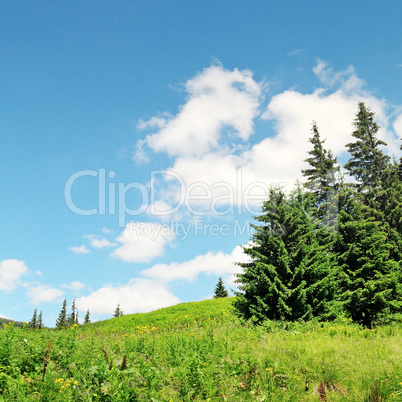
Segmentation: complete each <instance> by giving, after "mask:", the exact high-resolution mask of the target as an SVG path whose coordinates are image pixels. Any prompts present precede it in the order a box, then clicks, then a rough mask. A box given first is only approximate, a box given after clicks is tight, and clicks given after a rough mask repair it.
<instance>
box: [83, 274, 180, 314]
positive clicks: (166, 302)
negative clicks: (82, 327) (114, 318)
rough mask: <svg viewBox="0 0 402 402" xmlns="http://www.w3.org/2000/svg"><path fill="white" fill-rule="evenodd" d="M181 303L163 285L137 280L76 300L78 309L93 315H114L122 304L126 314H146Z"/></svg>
mask: <svg viewBox="0 0 402 402" xmlns="http://www.w3.org/2000/svg"><path fill="white" fill-rule="evenodd" d="M177 303H180V299H179V298H178V297H176V296H175V295H173V294H172V293H171V292H169V290H168V289H167V288H166V287H165V286H164V285H163V284H161V283H158V282H155V281H152V280H149V279H143V278H136V279H131V280H130V281H129V282H128V283H127V284H125V285H121V286H113V285H105V286H103V287H102V288H100V289H98V290H97V291H95V292H93V293H92V294H90V295H89V296H83V297H79V298H77V299H76V305H77V308H78V309H79V310H81V311H86V310H87V309H89V310H90V312H91V313H92V314H113V312H114V310H115V308H116V306H117V304H120V307H121V308H122V310H123V312H124V313H125V314H132V313H145V312H148V311H151V310H156V309H159V308H162V307H168V306H172V305H174V304H177Z"/></svg>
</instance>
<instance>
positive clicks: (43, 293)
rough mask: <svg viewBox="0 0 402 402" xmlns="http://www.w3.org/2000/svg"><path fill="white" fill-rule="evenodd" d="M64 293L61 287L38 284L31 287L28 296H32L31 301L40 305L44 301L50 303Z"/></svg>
mask: <svg viewBox="0 0 402 402" xmlns="http://www.w3.org/2000/svg"><path fill="white" fill-rule="evenodd" d="M62 295H63V292H62V291H61V290H59V289H56V288H53V287H51V286H50V285H43V284H40V285H36V286H32V287H29V288H28V290H27V296H28V297H29V298H30V301H29V303H30V304H33V305H35V306H36V305H39V304H41V303H43V302H45V303H49V302H52V301H54V300H56V299H58V298H60V297H61V296H62Z"/></svg>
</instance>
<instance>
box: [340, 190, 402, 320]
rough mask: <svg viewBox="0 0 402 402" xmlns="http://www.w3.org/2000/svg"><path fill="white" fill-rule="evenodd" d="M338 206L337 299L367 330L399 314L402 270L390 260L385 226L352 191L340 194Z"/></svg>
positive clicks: (396, 263) (389, 245) (389, 244)
mask: <svg viewBox="0 0 402 402" xmlns="http://www.w3.org/2000/svg"><path fill="white" fill-rule="evenodd" d="M341 204H342V209H341V211H340V213H339V223H338V229H339V232H338V234H337V241H336V242H335V245H334V251H335V252H336V253H337V256H338V264H339V266H340V267H341V269H342V270H341V273H340V277H339V300H340V301H341V302H342V304H343V306H344V308H345V310H346V311H347V312H348V313H349V314H350V316H351V318H352V319H353V321H355V322H357V323H361V324H363V325H365V326H367V327H370V326H372V324H373V323H374V322H376V321H377V320H378V319H380V318H382V317H386V316H388V315H389V314H392V313H399V312H401V311H402V283H401V282H402V271H401V267H400V264H399V263H398V262H397V261H395V260H394V259H393V258H392V243H391V242H390V241H389V233H388V225H387V224H386V223H384V222H381V221H378V220H376V219H375V211H372V209H370V208H369V207H367V206H366V205H364V204H363V203H362V202H361V201H360V200H359V198H358V197H357V196H356V194H355V192H353V191H352V190H351V189H346V190H345V191H344V192H343V193H342V194H341Z"/></svg>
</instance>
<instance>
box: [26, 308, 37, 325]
mask: <svg viewBox="0 0 402 402" xmlns="http://www.w3.org/2000/svg"><path fill="white" fill-rule="evenodd" d="M36 314H37V312H36V309H35V311H34V313H33V316H32V318H31V321H29V324H28V326H29V328H33V329H35V328H37V325H38V322H37V316H36Z"/></svg>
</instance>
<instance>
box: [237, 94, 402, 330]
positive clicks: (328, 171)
mask: <svg viewBox="0 0 402 402" xmlns="http://www.w3.org/2000/svg"><path fill="white" fill-rule="evenodd" d="M353 127H354V130H353V133H352V136H353V142H350V143H348V144H346V150H347V151H348V153H349V155H350V158H349V160H348V161H347V163H346V164H345V165H344V166H343V168H344V172H345V173H346V174H343V173H342V171H341V166H340V164H339V162H338V160H337V158H336V157H334V155H333V153H332V152H331V150H329V149H326V148H325V140H323V139H322V138H321V135H320V133H319V129H318V126H317V124H316V123H315V122H313V124H312V136H311V138H310V139H309V142H310V143H311V150H310V151H309V152H308V157H307V159H306V160H305V162H307V165H308V167H307V168H306V169H304V170H302V172H301V173H302V177H303V180H304V182H303V184H301V183H300V182H299V183H298V184H296V186H295V187H294V188H293V190H292V191H291V192H290V193H287V192H285V191H284V190H283V188H280V187H277V186H272V187H271V188H270V190H269V194H268V195H267V200H266V201H265V202H264V203H263V206H262V211H261V214H260V215H259V216H257V217H255V219H256V221H257V224H253V225H252V227H253V230H254V233H253V236H252V239H251V242H250V244H249V245H247V246H246V247H244V252H245V254H247V255H248V256H249V257H250V262H247V263H238V264H237V265H239V266H240V267H242V268H243V270H242V272H241V273H240V274H237V284H238V289H239V290H238V291H237V292H235V294H236V296H237V297H236V298H235V301H234V307H235V311H236V313H237V314H238V315H239V316H240V317H242V318H245V319H249V320H251V321H253V322H254V323H256V324H260V323H262V322H263V321H264V320H266V319H269V320H285V321H295V320H310V319H313V318H316V319H319V320H330V319H334V318H336V317H339V316H346V317H349V318H351V319H352V320H353V321H354V322H357V323H360V324H363V325H365V326H367V327H371V326H372V325H373V324H375V323H378V322H381V321H386V320H390V319H393V318H395V317H397V315H398V314H400V313H401V312H402V156H401V158H400V159H399V160H397V159H395V158H390V157H389V156H388V155H386V154H385V153H384V152H383V147H386V146H387V144H386V143H385V142H384V141H382V140H380V139H379V138H378V137H377V132H378V129H379V126H378V125H377V123H376V122H375V121H374V113H373V112H372V111H371V110H370V109H369V108H368V107H367V106H366V105H365V104H364V103H363V102H360V103H359V104H358V112H357V114H356V118H355V120H354V122H353ZM400 149H401V150H402V146H401V147H400Z"/></svg>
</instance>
